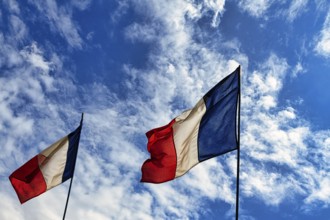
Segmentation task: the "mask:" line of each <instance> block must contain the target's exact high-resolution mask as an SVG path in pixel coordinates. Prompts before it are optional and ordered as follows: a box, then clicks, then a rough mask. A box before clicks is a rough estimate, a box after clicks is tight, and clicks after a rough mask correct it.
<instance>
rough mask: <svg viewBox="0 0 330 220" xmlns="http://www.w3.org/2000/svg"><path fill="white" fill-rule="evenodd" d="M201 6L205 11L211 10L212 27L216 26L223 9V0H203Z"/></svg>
mask: <svg viewBox="0 0 330 220" xmlns="http://www.w3.org/2000/svg"><path fill="white" fill-rule="evenodd" d="M203 6H204V7H205V9H206V11H208V10H211V11H212V12H213V14H214V15H213V18H212V23H211V26H212V27H217V26H218V25H219V24H220V16H221V15H222V14H223V13H224V11H225V0H204V1H203Z"/></svg>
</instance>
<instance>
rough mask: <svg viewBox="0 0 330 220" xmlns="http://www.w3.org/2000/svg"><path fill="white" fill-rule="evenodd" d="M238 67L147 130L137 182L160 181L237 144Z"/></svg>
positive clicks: (171, 177) (235, 146) (181, 173)
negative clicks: (173, 115) (166, 121)
mask: <svg viewBox="0 0 330 220" xmlns="http://www.w3.org/2000/svg"><path fill="white" fill-rule="evenodd" d="M239 82H240V67H238V68H237V69H236V70H235V71H234V72H233V73H231V74H230V75H228V76H227V77H226V78H224V79H223V80H221V81H220V82H219V83H218V84H217V85H215V86H214V87H213V88H212V89H211V90H210V91H209V92H208V93H206V94H205V95H204V97H203V98H202V99H201V100H200V101H199V102H198V103H197V104H196V105H195V107H194V108H192V109H190V110H187V111H185V112H183V113H182V114H181V115H179V116H178V117H176V118H175V119H173V120H172V121H171V122H170V123H169V124H167V125H165V126H163V127H160V128H155V129H152V130H151V131H149V132H147V134H146V135H147V137H148V151H149V153H150V159H148V160H146V161H145V162H144V164H143V165H142V168H141V170H142V179H141V182H150V183H162V182H166V181H169V180H173V179H174V178H177V177H179V176H182V175H183V174H185V173H186V172H187V171H188V170H190V169H191V168H192V167H194V166H195V165H197V164H198V163H200V162H202V161H205V160H207V159H210V158H212V157H216V156H219V155H221V154H225V153H227V152H229V151H232V150H236V149H237V148H238V140H237V113H238V95H239V92H240V83H239Z"/></svg>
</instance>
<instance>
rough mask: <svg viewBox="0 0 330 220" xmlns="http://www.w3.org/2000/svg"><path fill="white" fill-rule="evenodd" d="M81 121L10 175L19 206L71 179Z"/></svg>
mask: <svg viewBox="0 0 330 220" xmlns="http://www.w3.org/2000/svg"><path fill="white" fill-rule="evenodd" d="M82 121H83V116H82V118H81V121H80V125H79V127H78V128H77V129H76V130H75V131H73V132H71V133H70V134H69V135H67V136H65V137H63V138H61V139H60V140H58V141H57V142H55V143H54V144H52V145H51V146H49V147H48V148H47V149H45V150H43V151H42V152H41V153H39V154H38V155H36V156H34V157H33V158H32V159H30V160H29V161H28V162H26V163H25V164H24V165H23V166H21V167H20V168H18V169H17V170H16V171H14V172H13V173H12V174H11V175H10V176H9V180H10V182H11V184H12V186H13V187H14V189H15V191H16V194H17V196H18V198H19V200H20V202H21V203H22V204H23V203H24V202H26V201H28V200H30V199H32V198H34V197H36V196H38V195H40V194H42V193H44V192H46V191H47V190H50V189H51V188H53V187H55V186H57V185H59V184H61V183H63V182H65V181H66V180H68V179H69V178H72V176H73V173H74V168H75V164H76V158H77V153H78V146H79V139H80V132H81V128H82Z"/></svg>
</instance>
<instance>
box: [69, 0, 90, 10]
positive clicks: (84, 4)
mask: <svg viewBox="0 0 330 220" xmlns="http://www.w3.org/2000/svg"><path fill="white" fill-rule="evenodd" d="M71 2H72V3H71V4H72V5H73V6H75V7H77V8H78V9H80V10H86V9H87V8H88V7H89V6H90V4H91V2H92V0H71Z"/></svg>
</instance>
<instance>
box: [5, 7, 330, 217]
mask: <svg viewBox="0 0 330 220" xmlns="http://www.w3.org/2000/svg"><path fill="white" fill-rule="evenodd" d="M329 60H330V3H329V2H328V1H326V0H319V1H316V0H294V1H289V0H280V1H274V0H230V1H225V0H169V1H159V0H108V1H103V0H94V1H93V0H68V1H63V0H60V1H54V0H28V1H24V2H19V1H16V0H2V1H0V112H1V114H0V149H1V154H0V175H1V179H0V181H1V190H0V196H1V200H0V209H1V212H0V219H10V220H16V219H17V220H21V219H61V216H62V214H63V209H64V205H65V200H66V195H67V190H68V185H69V182H66V183H64V184H62V185H60V186H58V187H56V188H54V189H52V190H50V191H48V192H46V193H44V194H43V195H41V196H39V197H37V198H35V199H33V200H30V201H29V202H27V203H26V204H24V205H20V203H19V201H18V199H17V197H16V195H15V192H14V190H13V188H12V187H11V185H10V183H9V180H8V176H9V175H10V174H11V173H12V172H13V171H14V170H15V169H16V168H18V167H19V166H21V165H22V164H23V163H25V162H26V161H27V160H29V159H30V158H32V157H33V156H34V155H36V154H37V153H38V152H40V151H41V150H42V149H44V148H46V147H47V146H49V145H50V144H52V143H53V142H55V141H56V140H58V139H59V138H61V137H63V136H65V135H66V134H68V133H69V132H71V131H73V130H74V129H75V128H76V127H77V126H78V124H79V121H80V114H81V112H85V121H84V127H83V130H82V135H81V142H80V149H79V154H78V160H77V166H76V172H75V178H74V182H73V188H72V192H71V198H70V203H69V209H68V212H67V219H100V220H102V219H233V218H234V214H235V189H236V185H235V183H236V182H235V178H236V154H235V152H231V153H228V154H226V155H224V156H221V157H218V158H214V159H211V160H208V161H205V162H203V163H201V164H199V165H198V166H196V167H194V168H193V169H192V170H191V171H190V172H189V173H188V174H186V175H184V176H183V177H180V178H178V179H176V180H174V181H171V182H168V183H164V184H160V185H153V184H142V183H140V182H139V180H140V177H141V173H140V167H141V165H142V163H143V161H144V160H146V159H147V158H148V156H149V155H148V153H147V150H146V143H147V139H146V137H145V132H147V131H148V130H150V129H152V128H155V127H158V126H161V125H164V124H167V123H168V122H169V121H170V120H171V119H172V118H174V117H175V116H177V115H178V114H180V112H182V111H184V110H186V109H188V108H191V107H192V106H193V105H194V104H195V103H196V102H197V101H198V100H199V99H200V98H201V97H202V96H203V94H205V92H207V91H208V90H209V89H210V88H211V87H212V86H213V85H215V84H216V83H217V82H218V81H219V80H221V79H222V78H223V77H225V76H226V75H228V74H229V73H231V72H232V71H233V70H235V69H236V67H237V66H238V65H239V64H240V65H241V67H242V106H241V181H240V183H241V184H240V189H241V191H240V195H241V196H240V201H241V205H240V219H242V220H243V219H245V220H258V219H276V220H277V219H297V220H298V219H299V220H307V219H328V218H329V215H330V208H329V205H330V188H329V186H330V173H329V171H330V162H329V161H330V153H329V152H330V116H329V114H328V109H329V105H330V104H329V103H330V93H329V92H328V88H329V86H328V84H329V82H330V74H329V69H330V68H329V67H330V63H329Z"/></svg>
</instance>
